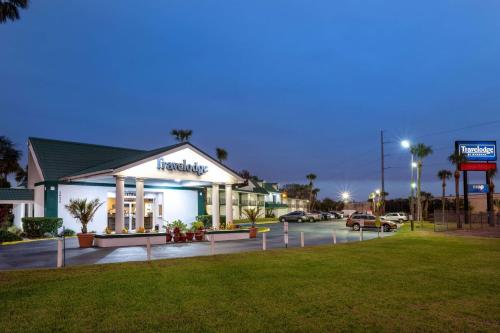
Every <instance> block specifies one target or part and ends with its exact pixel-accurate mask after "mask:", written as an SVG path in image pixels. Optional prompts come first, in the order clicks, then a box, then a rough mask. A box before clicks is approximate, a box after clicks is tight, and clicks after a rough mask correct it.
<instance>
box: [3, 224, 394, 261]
mask: <svg viewBox="0 0 500 333" xmlns="http://www.w3.org/2000/svg"><path fill="white" fill-rule="evenodd" d="M260 226H265V227H268V228H270V229H271V230H270V232H268V233H267V236H266V238H267V248H268V249H277V248H283V249H284V248H285V244H284V237H283V224H282V223H277V224H268V225H260ZM333 230H335V232H336V235H337V243H347V242H358V241H359V232H355V231H351V230H350V229H349V228H346V227H345V221H344V220H339V221H334V222H318V223H289V228H288V234H289V244H288V247H300V232H304V239H305V242H304V243H305V246H312V245H321V244H332V243H333V239H332V238H333V237H332V231H333ZM393 234H394V232H391V233H385V234H384V236H390V235H393ZM377 237H378V236H377V232H376V231H364V234H363V239H364V240H369V239H373V238H377ZM259 250H262V234H258V237H257V239H245V240H238V241H224V242H217V243H216V245H215V253H216V254H220V253H237V252H247V251H259ZM65 252H66V253H65V262H66V266H73V265H88V264H104V263H115V262H127V261H143V260H147V253H146V247H145V246H130V247H119V248H88V249H80V248H78V240H77V239H76V238H67V239H66V251H65ZM205 255H210V243H209V242H193V243H182V244H179V243H177V244H176V243H171V244H165V245H154V246H152V259H169V258H182V257H195V256H205ZM56 260H57V241H56V240H42V241H35V242H29V243H20V244H15V245H6V246H0V270H12V269H24V268H49V267H56Z"/></svg>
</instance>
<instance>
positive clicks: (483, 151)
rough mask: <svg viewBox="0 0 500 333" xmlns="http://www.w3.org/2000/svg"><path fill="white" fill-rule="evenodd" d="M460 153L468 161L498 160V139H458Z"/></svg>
mask: <svg viewBox="0 0 500 333" xmlns="http://www.w3.org/2000/svg"><path fill="white" fill-rule="evenodd" d="M456 144H457V149H458V153H459V154H461V155H464V156H465V158H466V159H467V161H471V162H487V161H496V160H497V142H496V141H457V143H456Z"/></svg>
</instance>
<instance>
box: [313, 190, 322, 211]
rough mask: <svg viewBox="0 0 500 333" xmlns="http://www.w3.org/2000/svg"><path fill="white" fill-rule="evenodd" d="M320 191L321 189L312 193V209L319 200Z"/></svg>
mask: <svg viewBox="0 0 500 333" xmlns="http://www.w3.org/2000/svg"><path fill="white" fill-rule="evenodd" d="M319 191H320V189H319V188H314V189H313V190H312V191H311V193H312V200H313V201H312V204H311V208H314V206H315V204H316V200H317V198H318V193H319Z"/></svg>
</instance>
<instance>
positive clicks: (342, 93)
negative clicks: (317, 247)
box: [0, 0, 500, 200]
mask: <svg viewBox="0 0 500 333" xmlns="http://www.w3.org/2000/svg"><path fill="white" fill-rule="evenodd" d="M499 14H500V3H499V2H498V1H493V0H487V1H460V0H453V1H452V0H449V1H440V0H437V1H419V2H407V1H393V0H384V1H382V0H380V1H378V0H377V1H366V0H365V1H335V2H333V1H290V0H283V1H273V0H265V1H258V0H254V1H237V0H232V1H228V0H226V1H186V0H183V1H150V2H141V3H140V4H138V2H137V1H128V0H123V1H119V2H117V1H104V2H103V1H92V0H87V1H76V0H75V1H62V0H57V1H56V0H52V1H32V3H31V7H30V8H29V9H28V10H26V11H22V13H21V15H22V19H21V21H18V22H15V23H9V24H4V25H1V26H0V40H1V41H2V50H1V52H0V72H1V73H2V80H0V110H1V111H0V112H1V118H2V122H1V123H0V133H2V134H3V135H7V136H8V137H10V138H11V139H12V140H14V141H15V142H16V143H17V144H18V145H19V147H22V148H23V149H25V142H26V139H27V137H28V136H39V137H49V138H56V139H68V140H76V141H83V142H91V143H102V144H110V145H118V146H127V147H138V148H154V147H158V146H162V145H165V144H168V143H172V142H173V141H172V138H171V137H170V136H169V131H170V130H171V129H172V128H191V129H193V131H194V136H193V138H192V141H193V143H194V144H196V145H198V146H200V147H201V148H202V149H204V150H205V151H207V152H209V153H213V152H214V150H215V147H223V148H225V149H227V150H228V152H229V160H228V162H227V163H228V164H229V165H230V166H231V167H233V168H235V169H238V170H240V169H248V170H251V171H252V172H253V173H255V174H257V175H259V176H260V177H262V178H265V179H267V180H269V181H272V180H274V181H280V182H281V183H286V182H292V181H293V182H302V181H304V176H305V175H306V174H307V173H310V172H314V173H316V174H317V175H318V186H319V187H320V188H321V192H320V194H321V196H323V197H324V196H336V194H337V193H338V192H339V191H341V190H342V189H344V188H348V189H350V190H351V191H353V192H354V194H355V196H356V198H357V199H359V200H365V199H366V197H367V195H368V192H370V191H372V190H373V189H375V188H377V187H380V185H379V180H378V179H379V176H380V171H379V168H380V167H379V163H380V162H379V146H378V142H379V132H380V130H381V129H384V130H386V136H387V140H388V141H398V140H400V139H402V138H408V139H410V140H412V141H414V142H424V143H426V144H429V145H432V146H433V147H434V148H435V153H434V155H433V156H432V157H430V158H429V159H428V160H427V161H426V166H425V167H424V182H425V186H424V190H427V191H432V192H434V193H436V194H437V193H439V191H440V184H439V183H438V182H437V181H436V177H435V174H436V173H437V171H438V170H439V169H442V168H445V167H447V168H451V166H449V164H448V163H447V162H446V156H447V155H449V153H450V152H451V151H452V149H453V142H454V140H455V139H457V138H460V139H493V140H500V135H499V133H500V123H499V122H493V123H491V124H484V123H486V122H489V121H495V120H500V111H499V105H500V94H499V93H498V92H499V91H500V62H499V61H498V59H500V39H499V38H498V31H500V20H498V17H499ZM476 124H483V125H481V126H473V127H469V126H471V125H476ZM467 127H469V128H467ZM459 128H465V129H463V130H461V131H450V130H453V129H459ZM442 132H444V133H442ZM436 133H439V134H436ZM386 150H387V154H389V155H390V156H388V157H387V166H388V167H391V168H390V169H388V170H387V176H386V178H387V181H386V188H387V191H388V192H389V193H390V194H391V196H401V195H406V194H407V192H408V178H409V167H408V164H409V155H408V154H406V153H405V152H404V151H402V150H401V149H400V148H399V146H398V145H397V144H392V145H391V144H389V145H387V148H386ZM475 179H477V180H478V181H480V180H481V179H479V178H477V177H476V178H473V181H474V180H475ZM449 190H450V191H451V190H452V186H450V187H449Z"/></svg>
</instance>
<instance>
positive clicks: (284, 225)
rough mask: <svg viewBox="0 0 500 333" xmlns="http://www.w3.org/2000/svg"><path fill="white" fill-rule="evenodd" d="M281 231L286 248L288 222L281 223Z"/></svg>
mask: <svg viewBox="0 0 500 333" xmlns="http://www.w3.org/2000/svg"><path fill="white" fill-rule="evenodd" d="M283 232H284V238H285V247H286V248H288V222H285V223H283Z"/></svg>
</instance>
